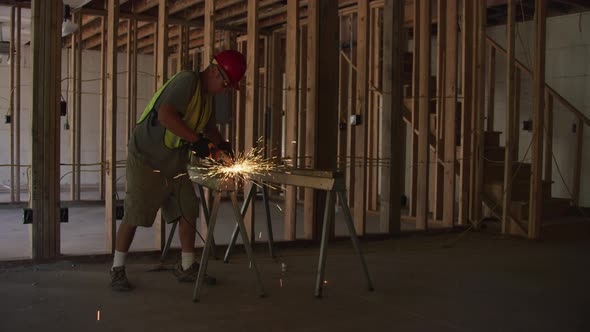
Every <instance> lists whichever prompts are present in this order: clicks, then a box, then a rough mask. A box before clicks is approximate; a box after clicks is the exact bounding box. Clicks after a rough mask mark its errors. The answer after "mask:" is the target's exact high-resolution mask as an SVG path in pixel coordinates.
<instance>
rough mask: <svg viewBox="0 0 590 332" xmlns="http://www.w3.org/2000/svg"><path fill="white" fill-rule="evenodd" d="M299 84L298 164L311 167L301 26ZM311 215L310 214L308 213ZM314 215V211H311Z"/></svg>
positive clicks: (300, 190)
mask: <svg viewBox="0 0 590 332" xmlns="http://www.w3.org/2000/svg"><path fill="white" fill-rule="evenodd" d="M298 43H299V66H298V68H299V69H298V71H299V80H298V81H299V82H298V86H297V91H299V98H298V100H299V102H298V105H299V108H298V110H297V111H298V114H297V155H298V156H299V157H298V159H297V162H298V163H299V167H304V168H305V167H309V162H310V160H309V158H307V155H306V154H305V147H306V146H307V145H308V143H307V141H306V135H305V133H306V130H307V127H306V126H305V121H306V113H307V95H308V93H307V67H308V66H307V25H301V24H300V25H299V41H298ZM302 200H305V189H304V188H297V201H302ZM305 210H306V209H305V203H304V207H303V211H304V212H303V213H304V215H305ZM308 213H310V212H308ZM311 213H312V214H313V210H312V211H311ZM303 218H304V220H305V217H303Z"/></svg>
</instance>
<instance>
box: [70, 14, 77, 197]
mask: <svg viewBox="0 0 590 332" xmlns="http://www.w3.org/2000/svg"><path fill="white" fill-rule="evenodd" d="M79 14H80V13H74V14H72V19H73V20H76V18H77V16H79ZM77 34H78V32H74V33H72V34H71V36H70V39H71V41H72V42H71V44H70V45H71V49H70V75H69V76H70V77H68V80H69V82H70V84H69V86H70V87H71V90H70V91H71V94H70V98H69V99H68V101H69V104H70V114H69V117H70V169H71V171H70V172H71V174H70V179H71V180H70V199H71V200H72V201H75V200H76V189H77V185H76V180H78V178H77V177H76V171H77V168H76V160H77V157H76V152H77V151H78V150H77V149H76V133H77V131H78V128H77V127H76V124H77V123H78V121H77V116H78V112H76V107H77V106H78V103H77V99H78V98H77V96H78V85H77V84H76V80H77V78H78V75H77V73H78V57H77V53H76V48H77V47H80V46H79V45H78V38H76V36H77Z"/></svg>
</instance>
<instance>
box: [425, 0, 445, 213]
mask: <svg viewBox="0 0 590 332" xmlns="http://www.w3.org/2000/svg"><path fill="white" fill-rule="evenodd" d="M446 9H447V0H439V1H438V8H437V18H438V20H437V47H436V96H435V97H434V98H435V99H436V117H435V119H436V121H435V123H434V130H435V132H434V134H435V142H434V151H431V156H432V157H431V159H432V161H431V163H430V167H431V170H433V171H434V172H433V173H434V177H433V181H431V182H430V184H429V187H430V189H431V196H432V206H431V208H432V210H433V213H432V219H433V220H435V221H438V220H441V219H442V213H443V187H444V181H443V180H444V164H443V163H441V162H442V161H443V160H444V135H445V133H446V128H445V127H444V126H443V123H444V116H445V114H446V103H445V101H446V99H445V98H444V96H446V90H445V84H446V81H445V77H446V73H445V70H446V66H445V64H446V56H447V55H446V51H447V50H446V42H447V41H446V33H447V31H446V26H447V15H446ZM429 117H430V116H429ZM431 126H432V124H431Z"/></svg>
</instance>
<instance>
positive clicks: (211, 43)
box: [201, 0, 215, 70]
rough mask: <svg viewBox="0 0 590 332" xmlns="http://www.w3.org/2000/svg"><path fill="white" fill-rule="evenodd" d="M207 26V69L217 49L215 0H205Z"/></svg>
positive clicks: (204, 14) (205, 55)
mask: <svg viewBox="0 0 590 332" xmlns="http://www.w3.org/2000/svg"><path fill="white" fill-rule="evenodd" d="M203 20H204V22H205V28H204V29H203V38H204V39H203V67H202V68H201V69H203V70H204V69H205V68H206V67H207V66H208V65H209V62H211V60H212V59H213V53H214V51H215V0H205V11H204V13H203Z"/></svg>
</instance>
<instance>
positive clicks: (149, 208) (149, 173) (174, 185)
mask: <svg viewBox="0 0 590 332" xmlns="http://www.w3.org/2000/svg"><path fill="white" fill-rule="evenodd" d="M126 177H127V189H126V196H125V214H124V216H123V223H126V224H131V225H136V226H143V227H151V226H152V225H153V224H154V220H155V218H156V214H157V212H158V209H160V208H161V209H162V216H163V217H164V219H165V220H166V222H167V223H173V222H176V221H178V220H179V219H180V217H184V218H185V219H186V220H187V221H188V222H190V223H192V224H193V225H196V220H197V217H198V213H199V201H198V198H197V195H196V194H195V190H194V187H193V183H192V181H191V180H190V178H189V176H188V174H185V175H182V176H179V177H177V178H166V177H165V176H163V175H162V174H161V173H159V172H154V170H153V169H152V168H150V167H149V166H148V165H146V164H145V163H144V162H142V161H141V160H140V159H138V158H137V157H135V156H133V155H132V154H129V155H128V158H127V175H126Z"/></svg>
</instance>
